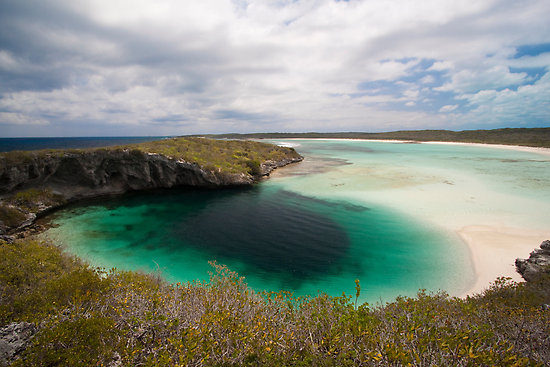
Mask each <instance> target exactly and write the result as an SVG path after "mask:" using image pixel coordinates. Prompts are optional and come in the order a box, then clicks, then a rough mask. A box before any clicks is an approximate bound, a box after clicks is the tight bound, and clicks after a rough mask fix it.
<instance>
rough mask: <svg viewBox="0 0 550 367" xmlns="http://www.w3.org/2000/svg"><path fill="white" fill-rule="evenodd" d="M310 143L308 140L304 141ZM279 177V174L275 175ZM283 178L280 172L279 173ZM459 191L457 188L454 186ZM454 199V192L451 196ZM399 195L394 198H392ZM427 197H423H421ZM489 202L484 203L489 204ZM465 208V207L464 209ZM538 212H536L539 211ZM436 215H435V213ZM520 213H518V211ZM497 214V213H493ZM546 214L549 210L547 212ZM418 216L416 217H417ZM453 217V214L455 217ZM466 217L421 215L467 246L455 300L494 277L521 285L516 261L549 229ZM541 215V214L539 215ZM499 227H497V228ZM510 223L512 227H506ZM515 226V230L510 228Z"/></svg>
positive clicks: (549, 234) (409, 194)
mask: <svg viewBox="0 0 550 367" xmlns="http://www.w3.org/2000/svg"><path fill="white" fill-rule="evenodd" d="M281 140H285V141H286V140H306V139H281ZM307 140H310V139H307ZM311 140H342V141H348V140H351V141H369V142H388V143H419V144H444V145H463V146H477V147H488V148H494V149H508V150H515V151H521V152H529V153H535V154H541V155H544V156H546V157H549V156H550V149H549V148H537V147H526V146H516V145H496V144H478V143H461V142H457V143H453V142H421V143H420V142H409V141H403V140H376V139H311ZM278 173H279V172H278ZM280 173H282V174H284V173H283V172H280ZM455 188H457V189H459V187H457V186H455ZM448 194H449V192H448V191H443V192H432V191H431V190H430V191H429V193H428V192H426V191H420V192H419V191H416V192H415V191H413V190H412V189H405V190H403V191H400V192H395V191H392V193H391V195H390V196H385V195H384V196H385V197H384V198H383V200H382V201H383V202H384V203H385V204H388V205H394V206H398V204H399V203H400V202H401V203H402V202H403V200H406V199H407V198H413V202H414V201H417V202H421V203H422V202H427V201H428V200H430V199H433V198H434V197H436V196H437V195H440V196H441V195H444V196H446V195H448ZM454 194H455V195H457V194H458V193H457V192H454ZM398 195H399V197H398V198H396V197H397V196H398ZM423 195H427V196H423ZM479 195H483V193H479ZM489 203H490V202H486V204H489ZM468 208H469V207H468ZM539 209H540V208H539ZM438 211H439V213H438ZM520 212H521V211H520ZM497 213H498V211H497ZM548 213H550V208H548ZM417 214H418V213H417ZM455 214H456V213H455ZM471 214H474V213H469V214H468V215H466V217H464V216H462V217H461V218H457V217H456V216H455V215H452V216H446V215H444V213H442V212H441V210H435V211H434V210H433V208H432V210H427V211H423V212H422V217H423V219H425V220H433V221H434V222H437V223H438V225H440V226H442V227H444V228H446V229H447V230H449V231H451V232H454V233H457V234H458V236H459V238H460V239H461V240H462V241H463V243H464V244H465V245H466V246H467V248H468V249H469V252H470V258H471V261H472V265H473V267H474V272H475V273H474V281H473V283H472V284H471V286H470V287H469V288H468V289H466V290H462V291H458V292H457V293H456V294H452V295H454V296H458V297H466V296H468V295H473V294H477V293H480V292H482V291H483V290H485V289H487V288H488V287H489V286H490V285H491V283H493V282H494V281H495V280H496V279H497V278H498V277H510V278H512V279H513V280H514V281H522V278H521V276H520V275H519V273H517V272H516V269H515V259H516V258H528V257H529V254H530V252H531V251H533V250H534V249H536V248H538V247H539V245H540V243H541V242H542V241H544V240H547V239H550V227H549V228H548V229H546V228H544V227H545V226H544V227H543V229H541V228H540V226H534V227H528V226H526V225H522V224H519V223H515V222H513V221H512V222H510V221H509V219H508V220H504V219H503V220H501V218H500V217H499V216H498V214H492V215H491V217H485V218H483V219H482V217H477V216H476V215H471ZM542 214H544V213H542ZM499 223H500V224H499ZM510 223H512V224H510ZM512 226H517V227H512Z"/></svg>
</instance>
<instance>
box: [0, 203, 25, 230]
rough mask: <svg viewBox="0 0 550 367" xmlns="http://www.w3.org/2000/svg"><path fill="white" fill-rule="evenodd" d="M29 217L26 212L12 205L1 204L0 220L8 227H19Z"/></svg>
mask: <svg viewBox="0 0 550 367" xmlns="http://www.w3.org/2000/svg"><path fill="white" fill-rule="evenodd" d="M26 219H27V217H26V216H25V214H24V213H22V212H21V211H20V210H19V209H17V208H14V207H12V206H7V205H3V204H0V222H2V223H4V225H6V226H7V227H10V228H16V227H19V226H20V225H21V224H23V222H24V221H25V220H26Z"/></svg>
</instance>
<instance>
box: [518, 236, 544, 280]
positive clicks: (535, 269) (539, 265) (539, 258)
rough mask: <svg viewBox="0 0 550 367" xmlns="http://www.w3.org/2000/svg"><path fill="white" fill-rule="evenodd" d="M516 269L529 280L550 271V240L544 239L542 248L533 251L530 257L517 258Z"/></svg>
mask: <svg viewBox="0 0 550 367" xmlns="http://www.w3.org/2000/svg"><path fill="white" fill-rule="evenodd" d="M516 270H517V272H518V273H520V274H521V276H522V277H523V279H525V280H526V281H528V282H530V281H534V280H536V279H537V278H538V277H539V276H540V275H541V274H545V273H550V241H549V240H546V241H543V242H542V243H541V244H540V249H536V250H535V251H533V252H531V253H530V254H529V258H528V259H516Z"/></svg>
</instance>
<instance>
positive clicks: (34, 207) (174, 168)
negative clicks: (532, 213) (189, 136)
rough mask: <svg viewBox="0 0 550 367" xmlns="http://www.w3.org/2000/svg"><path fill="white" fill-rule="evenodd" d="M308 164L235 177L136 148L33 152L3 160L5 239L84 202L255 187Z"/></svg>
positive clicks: (265, 167)
mask: <svg viewBox="0 0 550 367" xmlns="http://www.w3.org/2000/svg"><path fill="white" fill-rule="evenodd" d="M291 153H292V154H291ZM302 160H303V157H301V156H300V155H298V154H297V153H296V152H295V151H293V150H292V151H289V154H288V156H286V157H284V158H281V159H278V160H266V161H264V162H260V164H259V167H258V169H256V170H253V171H252V170H251V172H245V173H243V172H241V173H232V172H226V171H224V170H222V169H208V168H204V167H201V166H200V165H199V164H197V163H192V162H186V161H184V160H178V159H174V158H172V157H169V156H166V155H163V154H158V153H146V152H143V151H140V150H135V149H94V150H82V151H53V152H51V153H43V154H32V153H30V154H27V155H26V156H25V157H24V159H23V160H20V161H16V162H12V161H10V160H9V159H7V158H6V157H0V211H1V212H0V215H1V216H0V218H2V219H3V220H2V219H0V240H1V239H3V240H5V241H12V240H13V239H14V234H17V233H22V231H24V230H25V229H26V228H27V229H28V228H29V227H30V226H31V225H32V224H34V223H35V221H36V219H37V218H39V217H41V216H44V215H45V214H47V213H49V212H51V211H52V210H55V209H58V208H60V207H62V206H64V205H66V204H68V203H72V202H76V201H80V200H83V199H89V198H96V197H106V196H112V195H121V194H124V193H127V192H132V191H143V190H154V189H167V188H174V187H185V186H193V187H212V188H215V187H230V186H249V185H252V184H254V183H256V182H259V181H260V180H261V179H262V178H263V177H266V176H269V174H270V173H271V172H272V171H273V170H274V169H276V168H278V167H282V166H285V165H288V164H290V163H295V162H300V161H302ZM38 231H40V230H39V229H38ZM17 237H20V235H19V236H17Z"/></svg>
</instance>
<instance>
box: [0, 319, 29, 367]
mask: <svg viewBox="0 0 550 367" xmlns="http://www.w3.org/2000/svg"><path fill="white" fill-rule="evenodd" d="M36 331H37V328H36V326H35V325H34V324H30V323H28V322H15V323H12V324H9V325H7V326H5V327H3V328H1V329H0V365H2V366H4V365H8V364H10V363H11V362H13V361H14V360H15V358H17V356H18V355H19V354H20V353H21V352H23V351H24V350H25V348H27V346H28V345H29V343H30V341H31V339H32V337H33V336H34V334H35V333H36Z"/></svg>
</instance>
